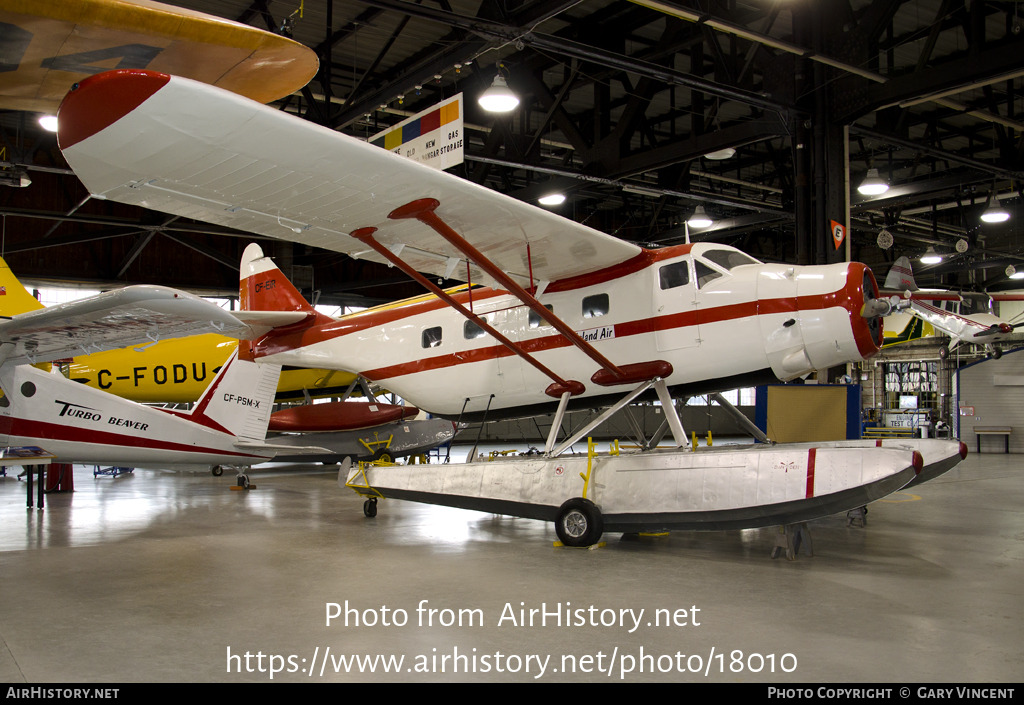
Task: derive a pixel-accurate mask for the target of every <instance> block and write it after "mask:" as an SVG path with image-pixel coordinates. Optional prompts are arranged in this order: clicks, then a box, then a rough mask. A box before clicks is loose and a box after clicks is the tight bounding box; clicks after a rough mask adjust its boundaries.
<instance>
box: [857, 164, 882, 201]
mask: <svg viewBox="0 0 1024 705" xmlns="http://www.w3.org/2000/svg"><path fill="white" fill-rule="evenodd" d="M888 190H889V184H887V183H886V182H885V179H883V178H882V177H881V176H879V175H878V169H868V175H867V176H866V177H865V178H864V180H863V181H861V182H860V186H858V187H857V191H859V192H860V193H862V194H864V195H865V196H878V195H881V194H883V193H885V192H886V191H888Z"/></svg>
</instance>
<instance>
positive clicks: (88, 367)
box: [0, 258, 355, 404]
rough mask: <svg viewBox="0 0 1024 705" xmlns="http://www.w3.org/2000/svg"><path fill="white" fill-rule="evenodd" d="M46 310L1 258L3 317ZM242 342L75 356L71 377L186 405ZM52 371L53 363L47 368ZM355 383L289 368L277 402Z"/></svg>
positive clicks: (218, 339) (338, 391) (204, 338)
mask: <svg viewBox="0 0 1024 705" xmlns="http://www.w3.org/2000/svg"><path fill="white" fill-rule="evenodd" d="M40 308H43V305H42V304H41V303H39V302H38V301H37V300H36V299H35V297H33V296H32V295H31V294H29V293H28V291H27V290H26V289H25V287H24V286H22V285H21V282H19V281H18V279H17V277H15V276H14V273H13V272H11V269H10V267H8V266H7V263H6V262H4V260H3V259H2V258H0V316H14V315H16V314H19V313H25V312H27V311H34V310H36V309H40ZM237 346H238V341H237V340H235V339H233V338H225V337H224V336H220V335H213V334H207V335H199V336H193V337H190V338H176V339H173V340H165V341H162V342H159V343H155V344H152V345H149V346H145V347H141V348H124V349H121V350H110V351H108V352H101V353H93V354H92V355H83V356H80V357H76V358H74V359H73V360H71V361H70V362H69V363H68V377H69V378H70V379H71V380H73V381H75V382H80V383H82V384H85V385H87V386H90V387H95V388H96V389H103V390H105V391H107V392H110V393H111V394H116V395H117V396H119V397H124V398H125V399H131V400H132V401H137V402H142V403H153V402H167V403H176V404H183V403H187V402H193V401H195V400H196V399H198V398H199V397H200V396H201V395H202V393H203V391H204V390H205V389H206V387H207V385H209V383H210V380H211V379H213V377H214V375H216V374H217V371H218V370H220V368H221V365H223V364H224V363H225V362H226V361H227V359H228V357H230V355H231V353H233V352H234V351H235V348H236V347H237ZM45 365H46V367H49V363H45ZM354 379H355V375H352V374H350V373H348V372H337V371H334V370H310V369H304V368H291V367H286V368H284V370H282V372H281V381H280V382H279V384H278V387H277V398H276V400H277V401H292V400H301V399H303V398H304V397H305V395H306V392H308V393H309V395H310V397H329V396H341V395H342V394H344V392H345V390H346V388H347V387H348V386H349V384H351V383H352V381H353V380H354Z"/></svg>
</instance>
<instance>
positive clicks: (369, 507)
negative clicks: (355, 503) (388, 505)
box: [363, 499, 377, 519]
mask: <svg viewBox="0 0 1024 705" xmlns="http://www.w3.org/2000/svg"><path fill="white" fill-rule="evenodd" d="M363 515H364V516H366V517H368V518H370V519H373V518H374V517H375V516H377V500H375V499H368V500H366V501H365V502H363Z"/></svg>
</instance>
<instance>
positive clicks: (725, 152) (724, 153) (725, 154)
mask: <svg viewBox="0 0 1024 705" xmlns="http://www.w3.org/2000/svg"><path fill="white" fill-rule="evenodd" d="M734 156H736V150H735V149H733V148H732V147H726V148H725V149H720V150H718V151H717V152H711V153H710V154H705V155H704V158H705V159H714V160H716V161H720V160H722V159H728V158H729V157H734Z"/></svg>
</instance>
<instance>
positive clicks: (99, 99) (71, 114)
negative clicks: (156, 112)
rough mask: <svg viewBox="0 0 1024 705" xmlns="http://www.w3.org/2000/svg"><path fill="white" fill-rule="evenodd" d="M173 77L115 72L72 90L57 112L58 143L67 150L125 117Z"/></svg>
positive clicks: (140, 71)
mask: <svg viewBox="0 0 1024 705" xmlns="http://www.w3.org/2000/svg"><path fill="white" fill-rule="evenodd" d="M170 80H171V77H170V76H169V75H167V74H165V73H159V72H157V71H146V70H145V69H115V70H114V71H104V72H103V73H98V74H96V75H95V76H90V77H89V78H86V79H85V80H83V81H80V82H79V83H76V84H75V85H73V86H72V87H71V91H70V92H69V93H68V94H67V95H66V96H64V100H63V101H62V102H61V104H60V108H59V109H58V110H57V144H59V145H60V148H61V149H68V148H69V147H72V146H73V145H75V144H78V143H79V142H81V141H82V140H85V139H88V138H89V137H92V136H93V135H94V134H96V133H97V132H100V131H102V130H104V129H106V128H107V127H109V126H110V125H113V124H114V123H115V122H117V121H118V120H120V119H121V118H123V117H124V116H125V115H127V114H128V113H130V112H131V111H133V110H135V108H137V107H139V106H140V105H141V104H142V103H144V102H145V101H146V100H147V99H148V98H149V97H150V96H152V95H153V94H154V93H156V92H157V91H158V90H160V89H161V88H163V87H164V85H166V84H167V82H168V81H170Z"/></svg>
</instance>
